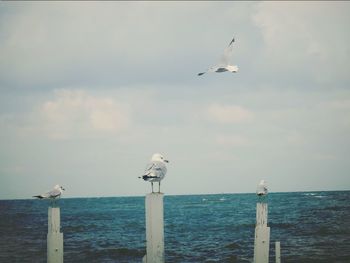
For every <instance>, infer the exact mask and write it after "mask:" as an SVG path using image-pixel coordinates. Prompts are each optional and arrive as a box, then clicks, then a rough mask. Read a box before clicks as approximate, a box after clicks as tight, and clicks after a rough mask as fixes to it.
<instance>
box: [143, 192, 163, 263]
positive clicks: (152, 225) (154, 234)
mask: <svg viewBox="0 0 350 263" xmlns="http://www.w3.org/2000/svg"><path fill="white" fill-rule="evenodd" d="M163 197H164V194H162V193H150V194H147V195H146V256H145V257H144V258H143V262H147V263H164V212H163Z"/></svg>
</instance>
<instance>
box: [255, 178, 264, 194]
mask: <svg viewBox="0 0 350 263" xmlns="http://www.w3.org/2000/svg"><path fill="white" fill-rule="evenodd" d="M256 194H257V195H258V196H265V195H267V186H266V181H265V180H261V181H260V183H259V184H258V186H257V188H256Z"/></svg>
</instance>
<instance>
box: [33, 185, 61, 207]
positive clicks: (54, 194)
mask: <svg viewBox="0 0 350 263" xmlns="http://www.w3.org/2000/svg"><path fill="white" fill-rule="evenodd" d="M64 190H65V189H64V188H63V187H62V186H60V185H58V184H56V185H55V186H54V188H53V190H51V191H49V192H46V193H45V194H41V195H34V196H33V197H36V198H38V199H50V200H51V201H52V203H53V204H55V200H56V198H60V197H61V194H62V192H63V191H64Z"/></svg>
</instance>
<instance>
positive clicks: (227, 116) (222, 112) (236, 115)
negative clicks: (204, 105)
mask: <svg viewBox="0 0 350 263" xmlns="http://www.w3.org/2000/svg"><path fill="white" fill-rule="evenodd" d="M207 116H208V118H209V119H210V120H211V121H214V122H218V123H223V124H229V123H241V122H246V121H250V120H252V119H253V117H254V114H253V112H251V111H249V110H247V109H245V108H243V107H241V106H237V105H220V104H217V103H215V104H212V105H210V106H209V107H208V109H207Z"/></svg>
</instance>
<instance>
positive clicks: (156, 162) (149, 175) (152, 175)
mask: <svg viewBox="0 0 350 263" xmlns="http://www.w3.org/2000/svg"><path fill="white" fill-rule="evenodd" d="M168 162H169V161H168V160H166V159H164V157H163V155H161V154H160V153H155V154H153V155H152V158H151V162H150V163H149V164H148V165H147V167H146V169H145V172H144V173H143V175H142V176H140V177H139V178H142V179H143V180H145V181H148V182H151V186H152V193H154V192H153V183H154V182H158V184H159V187H158V193H160V181H161V180H163V178H164V176H165V174H166V172H167V168H166V166H165V163H168Z"/></svg>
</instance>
